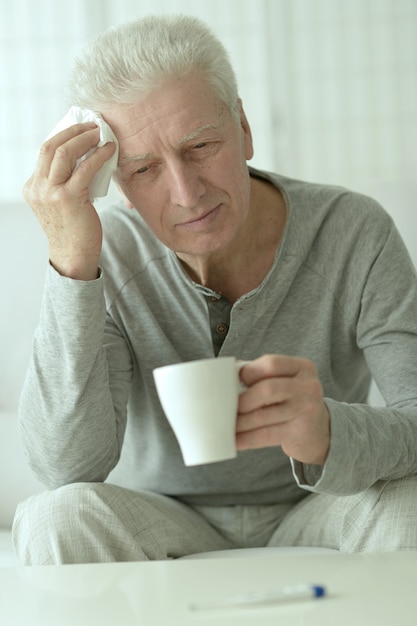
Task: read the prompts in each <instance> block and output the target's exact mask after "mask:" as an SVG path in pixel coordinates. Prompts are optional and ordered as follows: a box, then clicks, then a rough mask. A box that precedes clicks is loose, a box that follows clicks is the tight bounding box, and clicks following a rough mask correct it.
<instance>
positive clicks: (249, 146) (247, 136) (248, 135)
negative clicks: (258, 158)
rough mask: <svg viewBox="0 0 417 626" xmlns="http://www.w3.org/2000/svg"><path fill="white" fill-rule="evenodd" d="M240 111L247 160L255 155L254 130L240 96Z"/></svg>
mask: <svg viewBox="0 0 417 626" xmlns="http://www.w3.org/2000/svg"><path fill="white" fill-rule="evenodd" d="M238 107H239V108H238V111H239V119H240V125H241V127H242V130H243V133H244V142H245V157H246V160H247V161H250V160H251V158H252V157H253V141H252V131H251V129H250V126H249V122H248V119H247V117H246V113H245V111H244V110H243V104H242V100H241V99H240V98H239V101H238Z"/></svg>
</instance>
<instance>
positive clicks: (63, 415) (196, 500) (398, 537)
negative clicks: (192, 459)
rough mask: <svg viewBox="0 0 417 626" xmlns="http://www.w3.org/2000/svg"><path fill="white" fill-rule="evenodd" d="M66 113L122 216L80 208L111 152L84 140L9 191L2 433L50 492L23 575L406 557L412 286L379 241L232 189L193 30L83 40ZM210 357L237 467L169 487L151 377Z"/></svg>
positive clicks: (179, 465)
mask: <svg viewBox="0 0 417 626" xmlns="http://www.w3.org/2000/svg"><path fill="white" fill-rule="evenodd" d="M69 93H70V99H71V103H72V104H74V105H77V106H80V107H83V108H87V109H91V110H93V111H96V112H99V113H100V114H101V115H102V117H103V118H104V120H105V121H106V122H107V124H108V125H109V126H110V128H111V129H112V131H113V132H114V134H115V136H116V138H117V141H118V146H119V154H118V163H117V170H116V171H115V173H114V180H115V183H116V184H117V186H118V188H119V189H120V192H121V194H122V196H123V198H124V202H121V203H120V205H117V206H114V207H111V208H109V209H106V210H105V211H103V212H101V213H100V217H99V216H98V214H97V212H96V210H95V208H94V205H93V204H92V202H91V201H90V199H89V186H90V185H91V182H92V180H93V177H94V176H95V175H96V174H97V172H99V170H100V168H101V167H102V166H103V165H104V164H105V163H106V162H107V161H108V160H109V159H110V158H111V157H112V155H113V154H114V151H115V150H116V146H115V143H114V142H109V143H107V144H105V145H104V146H101V147H98V148H97V149H96V150H95V151H92V152H90V153H89V151H91V149H92V148H94V147H95V146H97V143H98V140H99V129H98V128H97V126H96V125H95V124H94V123H81V124H75V125H73V126H71V127H70V128H68V129H65V130H63V131H61V132H59V133H58V134H56V135H55V136H53V137H52V138H50V139H49V140H48V141H46V142H45V143H44V145H43V146H42V148H41V151H40V156H39V160H38V164H37V167H36V170H35V172H34V174H33V176H32V177H31V178H30V180H29V181H28V182H27V184H26V186H25V197H26V200H27V202H28V203H29V204H30V205H31V207H32V208H33V210H34V212H35V214H36V215H37V217H38V219H39V221H40V223H41V224H42V226H43V228H44V230H45V233H46V235H47V238H48V241H49V253H50V267H49V269H48V275H47V280H46V285H45V295H44V300H43V305H42V311H41V318H40V323H39V327H38V329H37V331H36V335H35V338H34V345H33V355H32V360H31V363H30V366H29V370H28V374H27V378H26V382H25V386H24V389H23V393H22V399H21V426H22V434H23V439H24V442H25V446H26V449H27V452H28V456H29V459H30V462H31V465H32V467H33V469H34V471H35V472H36V474H37V475H38V477H39V478H40V479H41V480H42V481H43V482H44V483H45V484H46V485H47V486H48V487H49V488H50V489H51V490H50V491H48V492H46V493H44V494H41V495H39V496H36V497H34V498H31V499H29V500H28V501H26V502H25V503H23V504H21V505H20V507H19V509H18V511H17V514H16V520H15V525H14V538H15V544H16V548H17V552H18V554H19V555H20V558H21V559H22V561H23V562H24V563H36V564H47V563H74V562H92V561H114V560H144V559H164V558H176V557H180V556H182V555H186V554H190V553H194V552H200V551H207V550H216V549H224V548H228V547H230V548H234V547H244V546H267V545H272V546H279V545H311V546H323V547H331V548H336V549H339V550H343V551H363V550H401V549H416V548H417V479H416V477H415V475H416V472H417V315H416V311H417V278H416V274H415V271H414V269H413V266H412V263H411V261H410V258H409V256H408V254H407V252H406V250H405V247H404V245H403V243H402V241H401V240H400V237H399V235H398V233H397V231H396V229H395V227H394V225H393V223H392V221H391V219H390V218H389V217H388V216H387V214H386V213H385V212H384V210H383V209H382V208H381V207H380V206H379V205H377V204H376V203H375V202H374V201H373V200H371V199H369V198H367V197H364V196H360V195H358V194H355V193H351V192H349V191H347V190H346V189H341V188H335V187H326V186H322V185H314V184H310V183H306V182H301V181H296V180H291V179H288V178H285V177H283V176H280V175H278V174H272V173H267V172H262V171H256V170H254V169H253V168H249V167H248V165H247V162H248V160H250V159H251V157H252V155H253V142H252V136H251V131H250V126H249V123H248V120H247V119H246V116H245V113H244V109H243V106H242V102H241V100H240V99H239V96H238V90H237V86H236V80H235V76H234V73H233V70H232V68H231V66H230V62H229V60H228V58H227V54H226V52H225V50H224V48H223V46H222V45H221V44H220V43H219V41H218V40H217V39H216V38H215V37H214V36H213V35H212V33H211V32H210V31H209V30H208V29H207V28H206V27H205V26H204V25H203V24H201V23H200V22H199V21H198V20H196V19H194V18H189V17H184V16H179V17H169V18H167V17H150V18H145V19H141V20H135V21H133V22H129V23H127V24H123V25H121V26H120V27H118V28H116V29H112V30H111V31H109V32H107V33H104V34H103V35H101V36H99V37H98V38H97V39H96V40H95V41H93V42H92V43H91V45H89V46H88V47H87V49H86V50H85V51H84V53H83V54H82V55H81V57H80V58H79V59H78V60H77V61H76V63H75V66H74V71H73V75H72V78H71V80H70V85H69ZM86 153H89V155H88V156H87V158H86V159H85V160H84V161H82V162H81V164H80V165H79V166H78V167H76V164H77V163H78V160H79V159H80V158H81V157H82V156H83V155H84V154H86ZM218 355H233V356H235V357H237V358H239V359H244V360H247V361H250V362H249V363H248V364H246V365H245V366H244V367H243V368H242V370H241V373H240V376H241V379H242V381H243V382H244V383H245V384H246V385H247V390H246V391H245V392H244V393H242V394H241V396H240V399H239V409H238V416H237V427H236V446H237V449H238V456H237V458H236V459H233V460H230V461H223V462H219V463H213V464H209V465H200V466H194V467H185V465H184V463H183V461H182V457H181V453H180V450H179V447H178V444H177V441H176V439H175V436H174V434H173V432H172V430H171V429H170V427H169V425H168V422H167V420H166V418H165V416H164V413H163V411H162V409H161V406H160V404H159V401H158V397H157V394H156V390H155V386H154V383H153V379H152V371H153V369H154V368H155V367H158V366H161V365H164V364H168V363H175V362H181V361H191V360H195V359H200V358H207V357H215V356H218ZM371 374H372V375H373V377H374V378H375V380H376V381H377V383H378V385H379V387H380V389H381V391H382V393H383V395H384V397H385V399H386V403H387V407H386V408H375V407H370V406H368V405H367V404H366V398H367V393H368V388H369V383H370V378H371ZM122 446H124V456H125V461H126V463H125V465H126V467H127V468H128V469H126V475H125V476H124V484H123V486H115V485H111V484H108V483H106V482H104V481H105V480H106V478H107V476H108V475H109V473H110V471H111V470H112V469H113V468H114V467H115V466H116V464H117V463H118V460H119V457H120V453H121V449H122Z"/></svg>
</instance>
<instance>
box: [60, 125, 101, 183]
mask: <svg viewBox="0 0 417 626" xmlns="http://www.w3.org/2000/svg"><path fill="white" fill-rule="evenodd" d="M99 139H100V131H99V129H98V128H97V127H96V128H92V129H89V130H86V131H84V132H83V133H81V134H79V135H76V136H75V137H72V138H70V139H67V141H65V143H63V144H59V145H58V146H57V147H56V148H55V153H54V156H53V158H52V161H51V163H50V168H49V174H48V179H49V181H50V183H51V185H61V184H63V183H65V182H67V180H69V178H70V177H71V175H72V173H73V171H74V169H75V166H76V163H77V161H78V159H80V158H81V157H83V156H84V155H85V154H87V153H88V152H89V151H90V150H91V149H92V148H94V147H95V146H96V145H97V144H98V142H99ZM48 157H49V154H48ZM48 160H49V158H48Z"/></svg>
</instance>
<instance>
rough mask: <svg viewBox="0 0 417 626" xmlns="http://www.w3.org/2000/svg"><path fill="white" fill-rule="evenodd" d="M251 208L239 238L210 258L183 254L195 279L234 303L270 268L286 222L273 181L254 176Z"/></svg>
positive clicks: (189, 272)
mask: <svg viewBox="0 0 417 626" xmlns="http://www.w3.org/2000/svg"><path fill="white" fill-rule="evenodd" d="M251 186H252V189H251V210H250V213H249V218H248V220H247V223H246V224H245V225H244V228H243V229H242V233H241V234H240V236H239V238H238V240H237V241H234V242H232V244H231V245H230V247H228V248H227V250H222V251H220V252H219V253H216V254H214V255H211V256H210V257H208V258H200V257H193V258H192V259H190V258H187V257H180V260H181V262H182V264H183V266H184V268H185V270H186V272H187V273H188V274H189V276H190V277H191V278H192V280H194V281H195V282H197V283H199V284H201V285H204V286H205V287H208V288H210V289H212V290H213V291H215V292H216V293H219V294H221V295H223V296H225V297H226V298H228V299H229V300H230V301H231V302H235V301H236V300H238V299H239V298H240V297H241V296H242V295H244V294H245V293H248V292H249V291H252V290H253V289H255V288H256V287H258V286H259V285H260V284H261V283H262V281H263V280H264V278H265V276H266V275H267V273H268V272H269V270H270V269H271V267H272V265H273V262H274V259H275V253H276V250H277V247H278V245H279V243H280V241H281V237H282V233H283V231H284V228H285V223H286V207H285V203H284V199H283V197H282V194H281V193H280V192H279V191H278V189H276V188H275V187H274V186H273V185H272V184H271V183H269V182H267V181H265V180H263V179H257V178H252V179H251Z"/></svg>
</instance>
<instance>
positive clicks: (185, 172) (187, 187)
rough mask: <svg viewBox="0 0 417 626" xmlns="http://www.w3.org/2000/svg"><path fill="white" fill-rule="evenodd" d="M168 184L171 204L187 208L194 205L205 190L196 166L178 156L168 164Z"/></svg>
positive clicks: (191, 207)
mask: <svg viewBox="0 0 417 626" xmlns="http://www.w3.org/2000/svg"><path fill="white" fill-rule="evenodd" d="M168 185H169V193H170V198H171V202H172V204H175V205H177V206H181V207H184V208H187V209H193V208H194V207H196V206H197V205H198V203H199V200H200V198H201V197H202V196H203V195H204V193H205V191H206V187H205V185H204V183H203V181H202V178H201V176H200V172H199V170H198V167H196V165H195V164H193V163H187V161H185V160H184V159H180V158H178V159H176V160H175V161H172V162H171V163H170V164H169V166H168Z"/></svg>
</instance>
